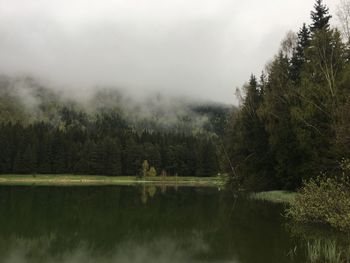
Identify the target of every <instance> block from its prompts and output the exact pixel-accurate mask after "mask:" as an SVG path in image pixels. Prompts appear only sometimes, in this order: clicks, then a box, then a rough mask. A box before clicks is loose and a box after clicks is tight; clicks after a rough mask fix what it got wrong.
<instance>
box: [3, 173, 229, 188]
mask: <svg viewBox="0 0 350 263" xmlns="http://www.w3.org/2000/svg"><path fill="white" fill-rule="evenodd" d="M226 181H227V179H226V178H225V177H222V176H221V177H182V176H169V177H147V178H140V177H137V176H102V175H101V176H99V175H58V174H57V175H55V174H46V175H35V176H33V175H18V174H13V175H12V174H6V175H0V185H14V186H16V185H18V186H20V185H23V186H25V185H37V186H108V185H116V186H118V185H119V186H123V185H124V186H132V185H144V184H149V185H155V186H170V187H171V186H174V187H176V186H191V187H224V186H225V184H226Z"/></svg>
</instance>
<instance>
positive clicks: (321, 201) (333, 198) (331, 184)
mask: <svg viewBox="0 0 350 263" xmlns="http://www.w3.org/2000/svg"><path fill="white" fill-rule="evenodd" d="M341 167H342V169H343V173H342V175H341V176H339V177H334V178H328V177H326V176H325V175H323V176H320V177H317V178H316V179H311V180H310V181H308V182H305V183H304V186H303V187H302V188H301V190H300V191H299V195H297V196H296V198H295V201H294V202H293V203H292V204H291V206H290V207H289V208H288V210H287V215H288V216H290V217H291V218H293V219H294V220H296V221H299V222H312V223H322V224H328V225H330V226H332V227H335V228H337V229H339V230H342V231H350V180H349V170H350V169H349V162H348V161H343V162H342V165H341Z"/></svg>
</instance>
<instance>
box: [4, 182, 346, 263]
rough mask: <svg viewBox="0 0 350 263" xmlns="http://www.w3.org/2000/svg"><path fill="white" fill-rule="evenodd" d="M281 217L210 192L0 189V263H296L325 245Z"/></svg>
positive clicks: (267, 206)
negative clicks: (316, 248) (319, 246)
mask: <svg viewBox="0 0 350 263" xmlns="http://www.w3.org/2000/svg"><path fill="white" fill-rule="evenodd" d="M282 213H283V206H282V205H278V204H272V203H267V202H264V201H257V200H250V199H247V198H233V197H232V195H231V194H230V193H228V192H226V191H220V190H219V189H216V188H178V189H175V188H166V187H162V188H156V187H154V186H139V187H132V186H123V187H117V186H110V187H109V186H101V187H43V186H42V187H34V186H33V187H29V186H23V187H17V186H1V187H0V262H4V263H22V262H30V263H31V262H33V263H34V262H35V263H40V262H50V263H55V262H69V263H90V262H102V263H112V262H122V263H124V262H125V263H128V262H140V263H141V262H152V263H154V262H155V263H157V262H159V263H180V262H181V263H186V262H232V263H253V262H254V263H265V262H266V263H272V262H278V263H283V262H303V263H304V262H307V258H309V257H310V253H312V251H313V250H312V249H315V247H317V245H319V243H317V242H320V244H321V245H322V242H326V241H324V240H326V239H323V237H327V240H328V241H329V242H331V244H333V243H332V242H333V236H332V234H329V233H327V234H326V235H323V234H322V233H323V232H322V231H318V230H320V228H318V230H312V231H307V230H305V229H303V228H302V227H300V228H299V227H294V226H292V225H291V224H290V223H289V222H288V220H286V219H285V218H284V217H283V216H282V215H281V214H282ZM342 240H343V237H341V238H339V235H334V242H337V243H334V244H335V245H336V246H337V247H341V246H342V244H343V243H342V242H343V241H342ZM328 241H327V242H328ZM345 242H346V241H345ZM349 251H350V250H349Z"/></svg>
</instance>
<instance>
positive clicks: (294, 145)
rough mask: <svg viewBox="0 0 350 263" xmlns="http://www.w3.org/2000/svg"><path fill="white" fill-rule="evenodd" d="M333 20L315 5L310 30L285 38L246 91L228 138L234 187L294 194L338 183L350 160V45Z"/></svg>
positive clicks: (319, 3)
mask: <svg viewBox="0 0 350 263" xmlns="http://www.w3.org/2000/svg"><path fill="white" fill-rule="evenodd" d="M331 17H332V16H331V15H330V14H329V9H328V7H327V6H326V5H325V4H324V3H323V2H322V0H317V1H316V3H315V5H314V10H313V11H312V12H311V20H312V23H311V24H310V25H306V24H303V26H302V27H301V28H300V30H299V32H298V33H297V34H293V33H289V34H287V37H286V39H285V40H284V41H283V42H282V44H281V49H280V51H279V53H278V54H277V55H276V56H275V58H274V59H273V61H272V62H271V63H269V64H268V65H267V67H266V70H265V71H263V73H262V74H261V76H260V78H257V77H256V76H254V75H252V76H251V77H250V80H249V82H248V83H247V84H246V85H245V86H244V87H243V90H244V93H245V94H244V96H242V97H243V98H242V101H241V105H240V109H239V111H238V113H235V114H234V115H233V116H232V118H231V120H230V123H229V127H228V129H227V136H226V144H227V145H228V155H229V158H230V161H231V164H232V166H233V168H234V171H235V174H236V177H235V178H236V179H237V180H238V182H239V183H241V184H243V185H245V186H247V187H248V186H250V187H254V188H256V189H273V188H279V189H281V188H283V189H296V188H298V187H300V185H301V184H302V181H303V180H305V179H310V178H314V177H317V176H322V175H324V174H332V175H336V174H337V173H338V172H340V170H341V169H340V165H339V164H340V162H341V161H342V159H344V158H345V159H346V158H349V156H350V65H349V54H350V53H349V50H350V49H349V38H348V37H346V38H342V35H341V32H340V31H339V30H338V29H337V28H331V26H330V19H331ZM343 22H346V21H343ZM345 28H346V27H345ZM345 33H346V32H345ZM345 35H346V34H345Z"/></svg>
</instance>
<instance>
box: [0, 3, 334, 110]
mask: <svg viewBox="0 0 350 263" xmlns="http://www.w3.org/2000/svg"><path fill="white" fill-rule="evenodd" d="M313 4H314V0H284V1H277V0H266V1H259V0H246V1H238V0H190V1H189V0H177V1H169V0H148V1H136V0H116V1H112V0H99V1H97V0H92V1H83V0H69V1H68V0H50V1H47V0H37V1H21V0H0V73H2V74H8V75H16V76H18V75H30V76H34V77H35V78H38V79H40V80H41V81H47V82H50V83H51V86H54V87H57V88H60V89H65V90H68V91H69V92H71V93H72V94H75V95H76V96H78V97H80V96H84V95H85V94H86V93H88V92H91V90H93V89H96V87H104V86H108V87H116V88H118V89H121V90H127V91H128V92H129V93H130V94H131V95H132V96H133V97H144V96H145V95H149V94H156V93H158V92H160V93H162V94H166V95H171V96H174V95H175V96H180V97H181V96H185V97H190V98H196V99H202V100H211V101H216V102H224V103H234V104H236V103H237V101H236V99H235V96H234V90H235V88H236V87H239V86H241V85H242V84H243V83H244V82H245V81H246V80H247V79H248V78H249V76H250V74H251V73H255V74H260V72H261V70H262V69H263V68H264V65H265V64H266V63H267V62H268V61H269V60H270V59H271V58H272V57H273V55H274V54H275V53H276V52H277V50H278V48H279V43H280V40H281V39H282V38H283V37H284V35H285V33H286V32H287V31H288V30H298V28H299V27H300V26H301V25H302V23H303V22H306V23H309V22H310V21H309V20H310V19H309V16H310V15H309V13H310V10H311V9H312V7H313ZM326 4H327V5H329V6H330V9H331V13H333V14H335V7H336V4H337V1H335V0H328V1H326Z"/></svg>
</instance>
